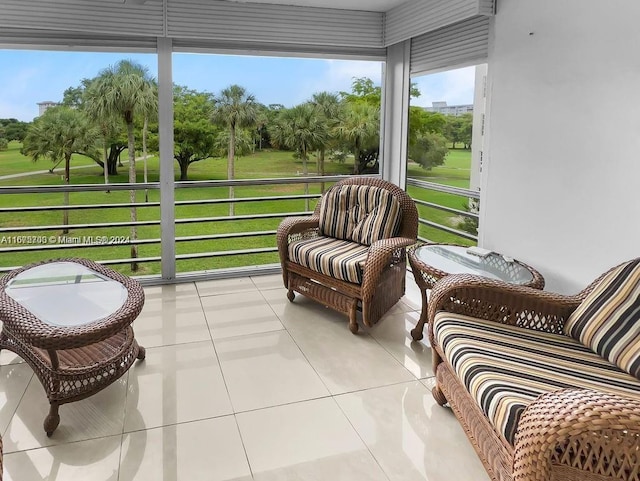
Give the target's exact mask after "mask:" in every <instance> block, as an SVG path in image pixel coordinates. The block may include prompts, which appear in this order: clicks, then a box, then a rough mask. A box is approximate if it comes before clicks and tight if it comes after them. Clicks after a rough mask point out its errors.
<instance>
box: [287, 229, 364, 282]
mask: <svg viewBox="0 0 640 481" xmlns="http://www.w3.org/2000/svg"><path fill="white" fill-rule="evenodd" d="M368 252H369V248H368V247H367V246H362V245H360V244H356V243H354V242H349V241H344V240H339V239H332V238H331V237H323V236H319V237H314V238H312V239H303V240H300V241H295V242H292V243H291V244H289V259H291V260H292V261H293V262H295V263H296V264H300V265H303V266H305V267H307V268H309V269H311V270H314V271H316V272H320V273H322V274H326V275H327V276H331V277H333V278H335V279H341V280H343V281H347V282H353V283H354V284H362V271H363V270H364V264H365V262H366V260H367V253H368Z"/></svg>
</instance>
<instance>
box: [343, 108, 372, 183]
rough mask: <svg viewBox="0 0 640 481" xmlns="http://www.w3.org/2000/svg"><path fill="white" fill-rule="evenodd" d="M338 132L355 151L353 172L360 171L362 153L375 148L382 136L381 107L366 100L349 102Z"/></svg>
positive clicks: (357, 172)
mask: <svg viewBox="0 0 640 481" xmlns="http://www.w3.org/2000/svg"><path fill="white" fill-rule="evenodd" d="M336 134H337V135H338V136H339V137H340V138H342V139H343V140H344V141H346V142H348V143H349V145H350V148H351V151H352V152H353V157H354V159H353V173H354V174H359V173H360V154H361V153H362V152H363V151H364V150H366V149H371V148H375V147H376V146H377V145H378V142H379V138H380V108H379V107H375V106H373V105H370V104H368V103H364V102H353V103H352V102H347V104H346V108H345V111H344V113H343V116H342V119H341V120H340V123H339V124H338V125H337V127H336Z"/></svg>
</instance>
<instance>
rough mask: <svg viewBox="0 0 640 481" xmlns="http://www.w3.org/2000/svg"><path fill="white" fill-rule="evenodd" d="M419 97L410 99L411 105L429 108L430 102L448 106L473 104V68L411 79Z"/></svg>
mask: <svg viewBox="0 0 640 481" xmlns="http://www.w3.org/2000/svg"><path fill="white" fill-rule="evenodd" d="M411 81H412V82H415V83H416V84H418V89H419V90H420V94H421V95H420V97H418V98H417V99H411V104H412V105H419V106H422V107H431V103H432V102H438V101H445V102H447V104H449V105H460V104H471V103H473V90H474V87H475V67H465V68H461V69H456V70H447V71H445V72H439V73H435V74H431V75H424V76H421V77H413V78H412V79H411Z"/></svg>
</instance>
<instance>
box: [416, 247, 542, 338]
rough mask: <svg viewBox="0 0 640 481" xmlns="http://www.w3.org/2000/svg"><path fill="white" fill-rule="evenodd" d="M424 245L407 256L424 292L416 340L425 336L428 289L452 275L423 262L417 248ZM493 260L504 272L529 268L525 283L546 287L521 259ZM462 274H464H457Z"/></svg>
mask: <svg viewBox="0 0 640 481" xmlns="http://www.w3.org/2000/svg"><path fill="white" fill-rule="evenodd" d="M424 245H429V244H416V245H414V246H412V247H410V248H409V249H407V257H408V258H409V264H410V265H411V271H412V272H413V277H414V279H415V281H416V284H417V285H418V288H419V289H420V293H421V294H422V313H421V315H420V319H419V320H418V323H417V324H416V327H415V328H414V329H412V330H411V336H412V338H413V340H414V341H419V340H421V339H422V338H423V331H424V326H425V324H426V323H427V319H428V306H429V303H428V300H427V290H428V289H433V286H434V285H435V283H436V282H438V281H439V280H440V279H442V278H443V277H446V276H449V275H451V274H450V273H448V272H445V271H442V270H440V269H437V268H436V267H434V266H431V265H428V264H425V263H424V262H422V261H421V260H420V259H419V257H418V255H417V254H416V250H417V249H419V248H420V247H422V246H424ZM437 245H451V246H457V245H458V244H437ZM491 259H495V260H493V262H494V265H493V267H494V268H495V269H496V270H497V271H502V272H504V273H508V272H509V271H510V270H512V269H515V268H516V266H520V267H523V268H525V269H527V270H528V271H529V272H530V273H531V276H532V279H531V281H530V282H528V283H527V284H524V286H526V287H531V288H534V289H540V290H541V289H544V277H542V275H541V274H540V273H539V272H538V271H537V270H535V269H534V268H533V267H531V266H528V265H526V264H524V263H522V262H519V261H513V262H506V261H505V260H504V259H503V258H502V256H500V257H497V258H491ZM456 275H462V274H456Z"/></svg>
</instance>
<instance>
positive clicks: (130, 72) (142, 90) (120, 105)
mask: <svg viewBox="0 0 640 481" xmlns="http://www.w3.org/2000/svg"><path fill="white" fill-rule="evenodd" d="M87 90H88V96H87V99H86V100H87V103H88V105H87V109H88V111H89V112H91V116H92V117H93V118H103V117H114V116H117V117H120V118H121V119H122V120H123V121H124V123H125V125H126V126H127V144H128V152H129V183H131V184H134V183H135V182H136V155H135V135H134V119H135V117H136V116H138V115H143V116H146V115H149V113H150V112H153V111H155V110H156V109H157V105H158V96H157V94H156V89H155V83H154V80H153V79H152V78H151V77H150V76H149V74H148V71H147V69H146V67H143V66H142V65H140V64H137V63H135V62H133V61H131V60H121V61H120V62H118V63H117V64H115V65H112V66H110V67H108V68H106V69H104V70H103V71H102V72H100V74H99V75H98V77H96V78H95V79H94V80H93V82H92V83H91V85H90V88H89V89H87ZM129 200H130V202H131V204H132V207H131V222H132V223H133V222H137V212H136V208H135V205H134V204H135V203H136V191H135V190H131V191H129ZM137 238H138V235H137V229H136V226H135V225H133V226H131V242H132V244H131V258H132V259H135V258H137V257H138V246H137V244H136V241H137ZM131 270H132V271H137V270H138V264H137V262H132V263H131Z"/></svg>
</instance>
